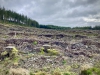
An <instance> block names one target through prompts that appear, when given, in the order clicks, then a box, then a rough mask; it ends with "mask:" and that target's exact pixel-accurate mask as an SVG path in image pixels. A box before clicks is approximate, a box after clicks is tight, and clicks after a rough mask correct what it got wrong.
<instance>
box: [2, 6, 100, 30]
mask: <svg viewBox="0 0 100 75" xmlns="http://www.w3.org/2000/svg"><path fill="white" fill-rule="evenodd" d="M0 21H2V22H4V23H6V22H7V23H8V22H9V23H14V24H16V25H24V26H30V27H37V28H44V29H56V30H68V29H83V30H84V29H87V30H100V26H95V27H91V26H86V27H73V28H71V27H61V26H56V25H41V24H39V23H38V22H37V21H35V20H32V19H30V18H28V17H27V16H25V15H22V14H18V13H16V12H14V11H11V10H6V9H5V8H4V7H3V8H2V7H0Z"/></svg>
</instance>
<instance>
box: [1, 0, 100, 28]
mask: <svg viewBox="0 0 100 75" xmlns="http://www.w3.org/2000/svg"><path fill="white" fill-rule="evenodd" d="M0 6H1V7H3V6H4V7H5V8H6V9H10V10H13V11H16V12H17V13H21V14H24V15H27V16H28V17H29V18H32V19H34V20H36V21H38V22H39V24H53V25H58V26H66V27H75V26H94V25H100V0H0Z"/></svg>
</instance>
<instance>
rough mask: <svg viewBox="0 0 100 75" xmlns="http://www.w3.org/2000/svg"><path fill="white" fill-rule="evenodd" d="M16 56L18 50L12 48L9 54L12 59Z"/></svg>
mask: <svg viewBox="0 0 100 75" xmlns="http://www.w3.org/2000/svg"><path fill="white" fill-rule="evenodd" d="M17 55H18V50H17V49H16V48H15V47H14V48H13V49H12V52H11V56H12V57H16V56H17Z"/></svg>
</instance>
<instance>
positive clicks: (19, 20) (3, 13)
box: [0, 7, 39, 27]
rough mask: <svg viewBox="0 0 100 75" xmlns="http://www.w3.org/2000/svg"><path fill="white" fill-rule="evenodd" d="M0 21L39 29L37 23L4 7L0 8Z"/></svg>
mask: <svg viewBox="0 0 100 75" xmlns="http://www.w3.org/2000/svg"><path fill="white" fill-rule="evenodd" d="M0 21H2V22H5V23H6V22H9V23H15V24H20V25H27V26H33V27H39V24H38V22H37V21H35V20H32V19H30V18H28V17H27V16H24V15H22V14H18V13H16V12H14V11H11V10H6V9H5V8H4V7H3V8H1V7H0Z"/></svg>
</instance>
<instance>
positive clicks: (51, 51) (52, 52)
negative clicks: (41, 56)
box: [48, 49, 59, 55]
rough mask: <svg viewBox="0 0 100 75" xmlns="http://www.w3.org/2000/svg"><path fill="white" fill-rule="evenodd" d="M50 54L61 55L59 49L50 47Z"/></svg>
mask: <svg viewBox="0 0 100 75" xmlns="http://www.w3.org/2000/svg"><path fill="white" fill-rule="evenodd" d="M48 54H49V55H59V51H57V50H55V49H48Z"/></svg>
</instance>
